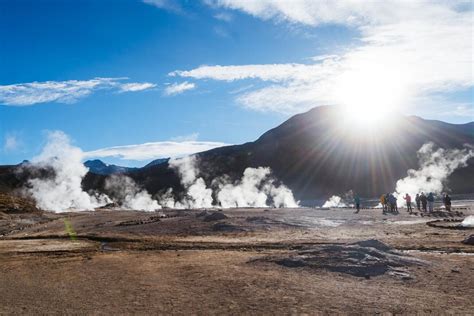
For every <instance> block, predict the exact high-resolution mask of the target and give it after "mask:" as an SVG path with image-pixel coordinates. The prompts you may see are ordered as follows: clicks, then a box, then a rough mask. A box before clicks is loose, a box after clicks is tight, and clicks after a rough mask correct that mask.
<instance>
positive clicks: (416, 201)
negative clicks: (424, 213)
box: [415, 193, 421, 212]
mask: <svg viewBox="0 0 474 316" xmlns="http://www.w3.org/2000/svg"><path fill="white" fill-rule="evenodd" d="M415 203H416V208H417V209H418V212H419V211H421V209H420V195H419V194H418V193H417V194H416V196H415Z"/></svg>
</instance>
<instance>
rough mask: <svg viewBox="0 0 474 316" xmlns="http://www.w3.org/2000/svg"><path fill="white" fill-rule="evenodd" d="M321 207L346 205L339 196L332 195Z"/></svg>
mask: <svg viewBox="0 0 474 316" xmlns="http://www.w3.org/2000/svg"><path fill="white" fill-rule="evenodd" d="M322 207H347V204H346V203H345V202H344V201H343V200H342V198H341V197H340V196H337V195H333V196H331V197H330V198H329V200H327V201H326V202H324V204H323V206H322Z"/></svg>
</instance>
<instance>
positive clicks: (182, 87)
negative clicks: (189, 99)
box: [164, 81, 196, 96]
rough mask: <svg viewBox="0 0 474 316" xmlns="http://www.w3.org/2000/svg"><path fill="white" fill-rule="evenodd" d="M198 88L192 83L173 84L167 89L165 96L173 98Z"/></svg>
mask: <svg viewBox="0 0 474 316" xmlns="http://www.w3.org/2000/svg"><path fill="white" fill-rule="evenodd" d="M194 88H196V85H195V84H194V83H192V82H187V81H185V82H181V83H177V82H175V83H173V84H171V85H169V86H167V87H166V88H165V91H164V94H165V95H167V96H173V95H178V94H181V93H183V92H185V91H188V90H192V89H194Z"/></svg>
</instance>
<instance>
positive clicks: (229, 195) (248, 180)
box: [170, 156, 298, 208]
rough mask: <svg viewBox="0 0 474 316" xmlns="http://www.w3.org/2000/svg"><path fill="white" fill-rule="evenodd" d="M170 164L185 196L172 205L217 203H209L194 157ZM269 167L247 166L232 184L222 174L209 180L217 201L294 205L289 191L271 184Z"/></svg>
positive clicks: (226, 204)
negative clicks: (182, 187)
mask: <svg viewBox="0 0 474 316" xmlns="http://www.w3.org/2000/svg"><path fill="white" fill-rule="evenodd" d="M170 166H171V167H172V168H175V169H176V170H177V171H178V173H179V174H180V177H181V183H182V185H183V186H184V188H185V191H186V196H185V197H184V198H183V200H182V201H178V202H175V204H174V207H176V208H203V207H213V206H217V205H214V204H213V198H212V193H213V191H212V189H211V188H208V187H207V186H206V183H205V182H204V179H203V178H201V177H198V174H199V169H198V167H197V161H196V157H195V156H188V157H185V158H180V159H174V160H171V161H170ZM270 174H271V170H270V168H264V167H259V168H247V169H245V171H244V174H243V176H242V178H241V179H240V180H238V181H236V182H235V183H232V182H231V181H230V179H229V178H228V177H226V176H223V177H221V178H218V179H216V180H214V181H213V185H214V187H216V195H215V196H216V198H217V204H218V205H219V206H220V207H224V208H230V207H267V206H275V207H297V206H298V203H297V202H296V201H295V199H294V197H293V193H292V192H291V190H290V189H288V188H287V187H286V186H284V185H280V186H277V185H275V183H274V182H275V181H274V179H272V178H271V177H270Z"/></svg>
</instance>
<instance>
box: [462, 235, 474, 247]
mask: <svg viewBox="0 0 474 316" xmlns="http://www.w3.org/2000/svg"><path fill="white" fill-rule="evenodd" d="M462 243H463V244H466V245H474V235H471V236H469V237H467V238H466V239H464V240H463V241H462Z"/></svg>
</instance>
